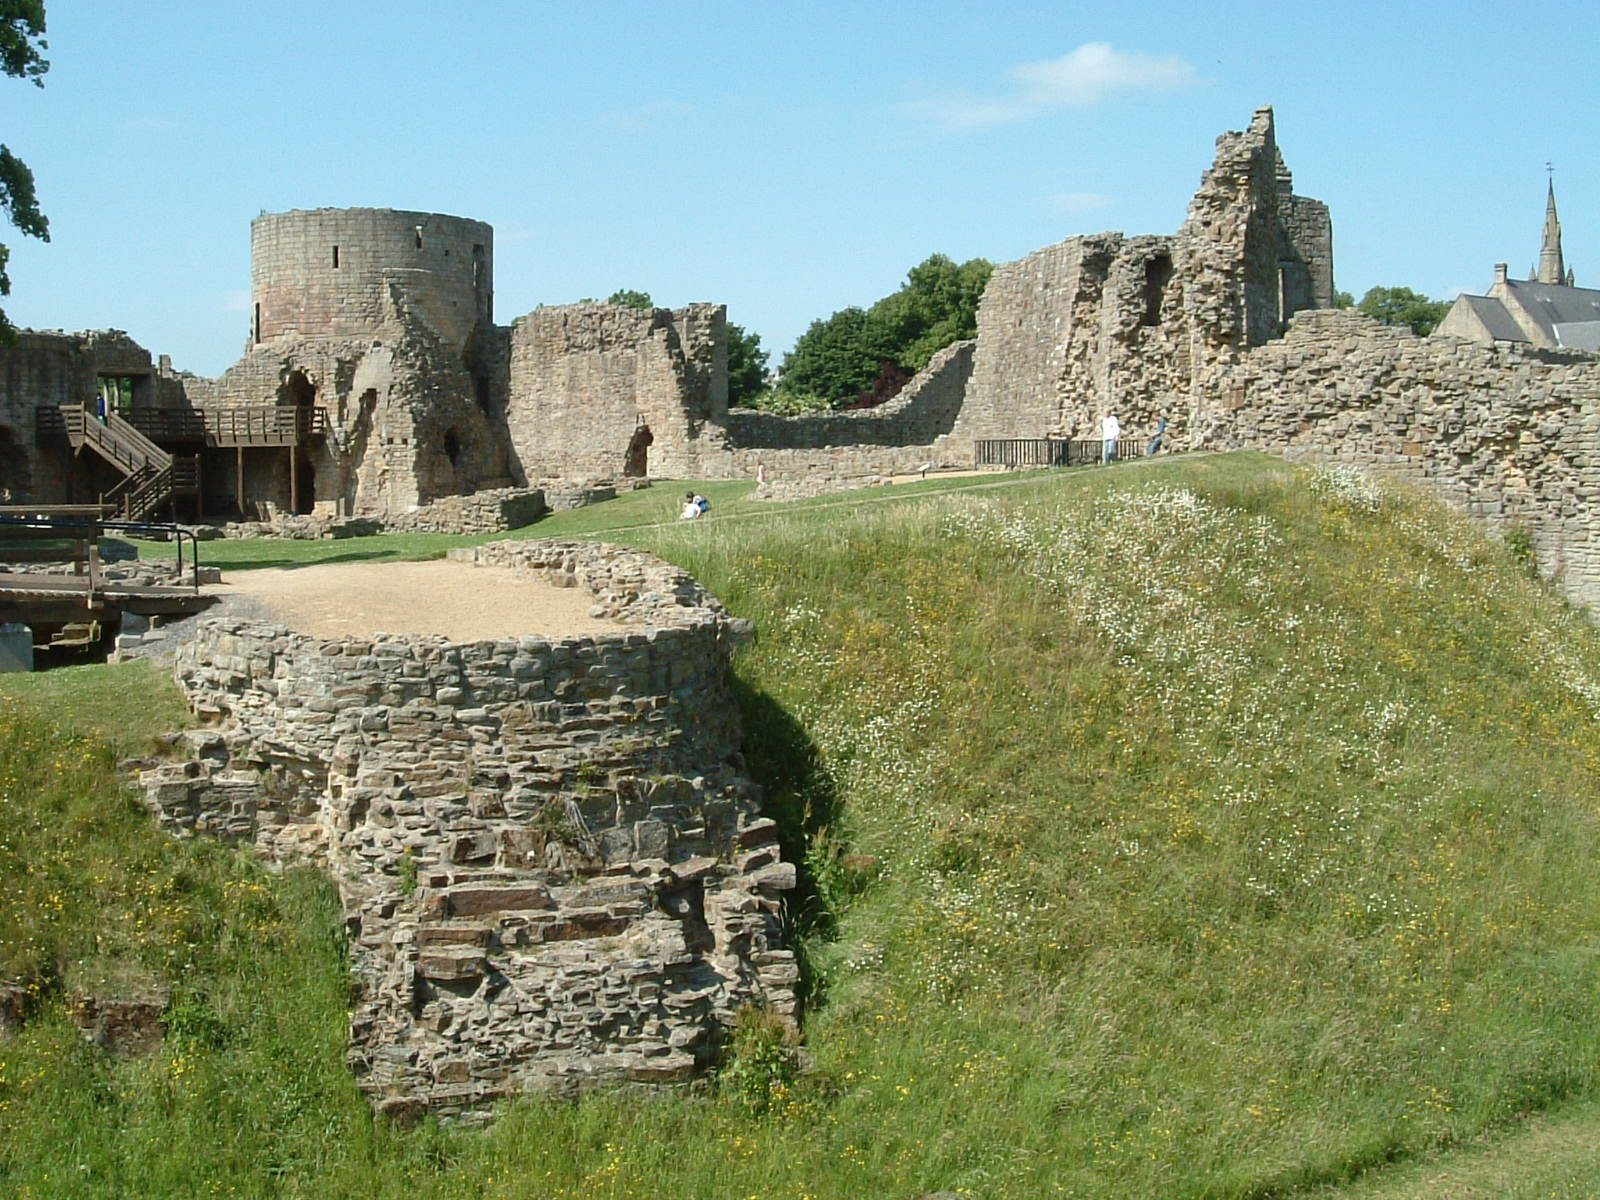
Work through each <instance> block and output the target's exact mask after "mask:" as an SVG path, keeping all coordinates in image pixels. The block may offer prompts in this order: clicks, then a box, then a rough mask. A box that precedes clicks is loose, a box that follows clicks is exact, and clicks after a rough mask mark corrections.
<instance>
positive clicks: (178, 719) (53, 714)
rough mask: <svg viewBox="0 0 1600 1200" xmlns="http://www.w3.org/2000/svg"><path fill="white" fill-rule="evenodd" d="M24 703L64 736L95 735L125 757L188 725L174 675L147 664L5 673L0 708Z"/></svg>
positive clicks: (0, 695)
mask: <svg viewBox="0 0 1600 1200" xmlns="http://www.w3.org/2000/svg"><path fill="white" fill-rule="evenodd" d="M6 700H11V701H20V702H22V704H24V705H25V706H26V707H27V709H28V710H30V711H31V712H34V713H38V714H41V715H46V716H48V717H49V718H50V719H52V720H53V721H54V723H55V724H56V725H57V726H59V727H60V728H61V729H62V730H63V731H64V732H67V733H70V734H75V735H79V736H90V737H94V738H97V739H99V740H102V741H105V742H107V743H109V744H110V745H111V746H112V748H113V749H115V750H117V751H120V752H121V753H124V754H140V753H144V752H146V751H148V750H149V749H150V747H151V744H152V743H153V742H154V741H155V740H156V739H158V738H160V737H161V736H162V735H163V734H167V733H172V732H173V731H174V730H178V729H181V728H183V727H184V726H185V725H187V724H188V723H189V710H188V707H187V706H186V705H185V704H184V702H183V693H182V692H181V691H179V690H178V685H177V684H176V683H175V682H174V681H173V679H172V674H171V671H170V670H168V669H165V668H162V667H158V666H156V664H154V663H152V662H150V661H148V660H138V661H134V662H131V663H126V664H122V665H120V666H108V665H107V664H105V663H94V664H89V665H85V666H74V667H57V668H55V669H54V670H49V671H37V672H33V673H31V674H30V673H13V674H6V675H0V704H3V703H4V702H5V701H6Z"/></svg>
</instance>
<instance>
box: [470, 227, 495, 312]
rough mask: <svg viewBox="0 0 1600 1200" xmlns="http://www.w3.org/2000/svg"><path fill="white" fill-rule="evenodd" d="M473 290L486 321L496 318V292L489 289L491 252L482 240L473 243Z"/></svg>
mask: <svg viewBox="0 0 1600 1200" xmlns="http://www.w3.org/2000/svg"><path fill="white" fill-rule="evenodd" d="M472 290H473V292H474V293H476V294H477V297H478V309H479V311H480V312H482V314H483V319H484V320H485V321H493V320H494V294H493V293H492V292H490V291H489V253H488V251H487V250H485V249H484V248H483V243H482V242H474V243H473V244H472Z"/></svg>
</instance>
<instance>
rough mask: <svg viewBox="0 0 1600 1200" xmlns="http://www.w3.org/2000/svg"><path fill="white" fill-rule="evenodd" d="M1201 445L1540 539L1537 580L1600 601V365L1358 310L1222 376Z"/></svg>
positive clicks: (1298, 326)
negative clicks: (1414, 487) (1422, 334)
mask: <svg viewBox="0 0 1600 1200" xmlns="http://www.w3.org/2000/svg"><path fill="white" fill-rule="evenodd" d="M1195 441H1196V443H1197V444H1198V445H1201V446H1207V447H1214V448H1219V449H1223V448H1233V447H1241V446H1251V447H1256V448H1259V449H1264V450H1270V451H1273V452H1274V453H1279V454H1283V455H1284V456H1285V457H1287V458H1291V459H1300V460H1310V461H1318V462H1342V463H1349V464H1351V465H1353V466H1357V467H1361V468H1363V469H1367V470H1371V471H1375V472H1378V473H1381V474H1385V475H1391V476H1395V477H1398V478H1402V479H1406V480H1409V481H1411V482H1413V483H1417V484H1420V485H1422V486H1424V487H1426V488H1428V489H1429V490H1431V491H1433V492H1434V493H1435V494H1437V495H1439V496H1441V497H1442V498H1443V499H1444V500H1445V501H1446V502H1448V503H1450V504H1451V505H1453V506H1454V507H1456V508H1458V509H1460V510H1461V511H1463V512H1466V513H1468V514H1470V515H1472V516H1475V517H1479V518H1483V519H1485V520H1486V521H1488V522H1489V523H1490V524H1491V525H1492V526H1494V527H1498V528H1501V529H1503V528H1505V527H1507V526H1508V525H1512V524H1520V525H1524V526H1526V527H1527V529H1528V531H1529V532H1530V533H1531V534H1532V538H1533V544H1534V550H1535V554H1536V556H1537V558H1538V561H1539V566H1540V568H1541V569H1542V570H1543V571H1544V572H1545V573H1546V574H1548V575H1551V576H1553V577H1555V578H1557V579H1558V580H1559V581H1560V582H1561V584H1562V586H1563V587H1564V588H1565V589H1566V590H1567V592H1568V593H1569V594H1570V595H1572V596H1573V597H1574V598H1575V599H1578V600H1580V601H1582V602H1584V603H1588V604H1595V603H1597V602H1600V516H1597V512H1596V503H1595V502H1596V499H1597V498H1600V362H1596V361H1595V360H1594V359H1593V358H1592V357H1588V356H1584V355H1579V354H1566V355H1563V354H1559V353H1554V352H1541V351H1534V350H1519V349H1514V348H1512V347H1510V346H1505V345H1490V346H1485V345H1482V344H1480V343H1477V342H1469V341H1466V340H1462V339H1456V338H1437V337H1435V338H1427V339H1423V338H1418V337H1415V336H1414V335H1413V334H1412V333H1411V331H1410V330H1409V329H1404V328H1398V327H1393V326H1387V325H1380V324H1378V323H1377V322H1375V321H1372V320H1371V319H1370V318H1368V317H1366V316H1364V315H1362V314H1361V313H1359V312H1355V311H1352V310H1324V311H1315V312H1304V313H1301V314H1299V315H1298V316H1297V317H1296V318H1295V319H1294V321H1293V323H1292V324H1291V326H1290V328H1289V331H1288V335H1287V336H1286V337H1285V338H1283V339H1282V340H1281V341H1276V342H1271V343H1269V344H1267V345H1265V346H1261V347H1258V348H1257V349H1255V350H1253V351H1251V352H1250V353H1249V354H1248V355H1247V356H1246V357H1245V358H1243V359H1242V360H1241V361H1240V362H1238V363H1237V364H1234V365H1232V366H1231V367H1229V368H1228V369H1227V370H1225V371H1222V372H1219V373H1218V374H1217V375H1216V376H1215V377H1214V390H1213V392H1212V396H1211V399H1210V400H1209V401H1208V402H1207V403H1206V405H1205V406H1204V407H1203V409H1201V410H1200V411H1199V412H1198V413H1197V426H1196V429H1195Z"/></svg>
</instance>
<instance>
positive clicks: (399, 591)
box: [213, 560, 627, 642]
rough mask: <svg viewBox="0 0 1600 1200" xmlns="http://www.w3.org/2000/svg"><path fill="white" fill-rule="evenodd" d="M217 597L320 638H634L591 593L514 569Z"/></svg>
mask: <svg viewBox="0 0 1600 1200" xmlns="http://www.w3.org/2000/svg"><path fill="white" fill-rule="evenodd" d="M213 590H214V591H215V592H216V594H218V595H220V596H249V597H250V598H252V599H253V600H256V601H257V602H258V603H259V604H260V605H261V606H262V607H263V608H264V609H265V611H266V612H267V613H268V614H270V619H271V620H273V621H281V622H282V623H283V624H284V625H287V626H288V627H289V628H290V629H293V630H294V631H296V632H297V633H305V634H309V635H311V636H312V637H319V638H338V637H350V636H357V637H362V636H367V637H370V636H371V635H373V634H376V633H391V634H405V633H422V634H438V635H439V636H441V637H445V638H448V639H449V640H450V641H452V642H481V641H486V640H489V639H493V638H514V637H520V636H524V635H528V634H536V635H545V636H549V635H556V636H562V635H567V634H587V633H616V632H620V631H621V630H623V629H625V628H627V626H625V625H624V624H623V623H622V622H620V621H618V620H616V619H614V618H609V617H596V616H593V615H592V612H591V610H592V609H593V608H594V603H595V602H594V597H593V596H591V595H590V594H589V593H588V592H587V591H586V590H584V589H582V588H576V587H557V586H556V585H554V584H552V583H549V582H547V581H546V580H544V579H541V578H536V577H533V576H530V575H529V574H528V573H526V572H519V571H518V570H516V569H515V568H513V567H509V566H504V567H496V566H472V565H470V564H468V563H463V562H459V561H450V560H443V561H435V562H397V563H320V564H317V565H315V566H306V567H284V568H278V569H274V570H260V571H239V572H236V573H234V574H233V575H232V576H230V577H229V578H228V580H227V582H226V583H225V584H223V585H220V586H218V587H217V588H215V589H213Z"/></svg>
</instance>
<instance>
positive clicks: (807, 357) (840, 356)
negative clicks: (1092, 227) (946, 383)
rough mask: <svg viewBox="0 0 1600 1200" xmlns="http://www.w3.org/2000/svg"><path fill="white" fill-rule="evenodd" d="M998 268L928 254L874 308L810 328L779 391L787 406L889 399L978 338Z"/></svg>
mask: <svg viewBox="0 0 1600 1200" xmlns="http://www.w3.org/2000/svg"><path fill="white" fill-rule="evenodd" d="M993 270H994V264H992V263H990V262H989V261H988V260H987V259H982V258H974V259H969V260H968V261H967V262H964V263H957V262H956V261H955V260H954V259H952V258H951V257H950V256H949V255H947V254H933V255H929V256H928V258H926V259H924V260H923V261H922V262H920V263H918V264H917V265H916V266H914V267H912V268H911V270H910V271H909V272H908V273H907V275H906V282H905V283H904V284H903V285H902V286H901V288H900V290H899V291H896V292H893V293H891V294H890V295H888V296H885V297H884V298H883V299H882V300H879V301H878V302H877V303H876V304H874V305H873V306H872V307H871V308H869V309H861V308H855V307H852V308H846V309H841V310H840V311H839V312H836V313H834V314H833V315H832V316H831V317H828V318H827V319H826V320H823V321H815V322H813V323H812V325H811V328H809V329H808V330H806V332H805V333H803V334H801V335H800V338H799V340H798V341H796V342H795V345H794V349H793V350H791V351H790V352H789V353H788V354H787V355H786V356H785V357H784V360H783V370H782V374H781V378H780V381H779V384H778V392H779V393H782V394H783V395H784V397H785V398H786V399H785V404H786V405H790V406H792V405H793V404H794V403H796V402H797V401H800V398H804V397H810V398H812V399H814V400H821V401H824V402H825V403H826V406H827V407H829V408H842V407H844V406H846V405H849V404H852V403H855V402H856V401H858V400H859V401H860V402H861V403H863V404H874V403H881V402H882V401H883V400H887V399H889V398H890V397H891V396H893V395H894V394H895V393H896V392H898V391H899V390H900V387H901V386H903V384H904V382H905V381H906V380H907V379H909V378H910V377H911V376H912V375H914V374H915V373H916V372H918V371H920V370H921V369H922V368H923V367H925V366H927V365H928V363H929V361H930V360H932V358H933V356H934V355H935V354H937V353H938V352H939V351H940V350H943V349H944V348H945V347H946V346H948V345H950V343H951V342H956V341H960V340H961V339H962V338H970V337H973V336H974V335H976V333H977V329H978V323H977V319H978V301H979V300H980V299H982V298H983V289H984V288H985V287H986V286H987V285H988V283H989V275H990V274H991V273H992V272H993Z"/></svg>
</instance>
